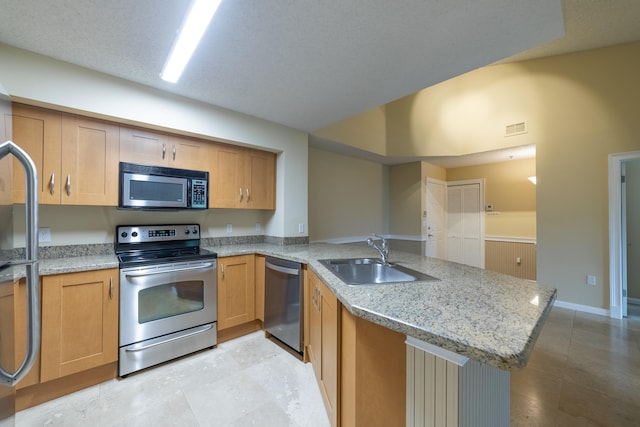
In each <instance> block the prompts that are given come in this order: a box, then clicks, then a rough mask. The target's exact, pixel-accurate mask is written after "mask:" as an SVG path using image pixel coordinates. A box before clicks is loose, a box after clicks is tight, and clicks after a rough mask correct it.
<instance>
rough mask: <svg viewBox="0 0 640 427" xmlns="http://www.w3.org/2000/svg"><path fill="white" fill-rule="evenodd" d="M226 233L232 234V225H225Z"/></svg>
mask: <svg viewBox="0 0 640 427" xmlns="http://www.w3.org/2000/svg"><path fill="white" fill-rule="evenodd" d="M227 233H233V224H227Z"/></svg>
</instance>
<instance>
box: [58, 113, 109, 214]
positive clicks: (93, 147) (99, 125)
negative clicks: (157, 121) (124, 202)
mask: <svg viewBox="0 0 640 427" xmlns="http://www.w3.org/2000/svg"><path fill="white" fill-rule="evenodd" d="M118 131H119V129H118V126H115V125H113V124H110V123H107V122H102V121H99V120H93V119H88V118H85V117H80V116H74V115H63V116H62V177H61V178H63V179H64V182H63V183H62V204H67V205H95V206H117V205H118V158H119V144H118V141H119V132H118Z"/></svg>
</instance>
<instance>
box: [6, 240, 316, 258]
mask: <svg viewBox="0 0 640 427" xmlns="http://www.w3.org/2000/svg"><path fill="white" fill-rule="evenodd" d="M258 243H268V244H271V245H279V246H289V245H306V244H308V243H309V238H308V237H306V236H303V237H273V236H231V237H205V238H203V239H202V240H201V242H200V244H201V246H204V247H215V246H225V245H251V244H258ZM97 255H114V250H113V244H112V243H97V244H87V245H61V246H40V247H39V248H38V256H39V258H40V259H55V258H70V257H78V256H97ZM24 257H25V249H24V248H18V249H14V250H13V256H12V257H7V258H8V259H24Z"/></svg>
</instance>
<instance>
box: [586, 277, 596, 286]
mask: <svg viewBox="0 0 640 427" xmlns="http://www.w3.org/2000/svg"><path fill="white" fill-rule="evenodd" d="M587 285H592V286H595V285H596V276H587Z"/></svg>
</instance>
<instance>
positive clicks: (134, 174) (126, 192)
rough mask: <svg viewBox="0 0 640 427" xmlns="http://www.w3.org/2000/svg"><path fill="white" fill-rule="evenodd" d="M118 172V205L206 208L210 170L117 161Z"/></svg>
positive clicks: (130, 207)
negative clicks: (118, 165)
mask: <svg viewBox="0 0 640 427" xmlns="http://www.w3.org/2000/svg"><path fill="white" fill-rule="evenodd" d="M119 176H120V179H119V181H120V185H119V196H118V207H120V208H129V209H208V208H209V172H204V171H194V170H187V169H176V168H167V167H162V166H148V165H137V164H133V163H125V162H120V173H119Z"/></svg>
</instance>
